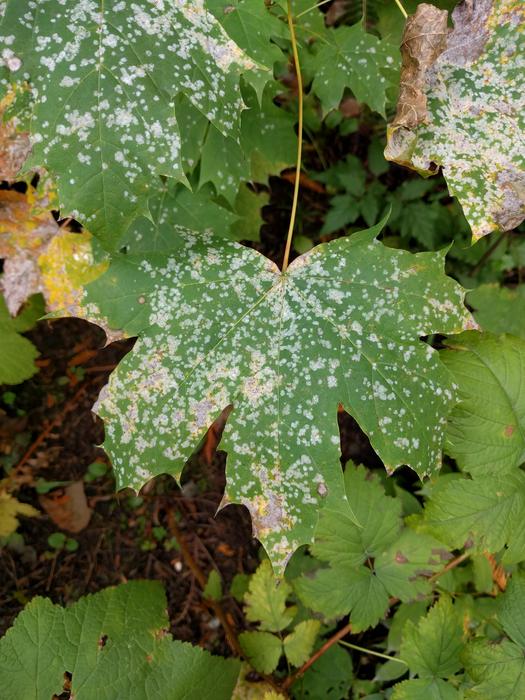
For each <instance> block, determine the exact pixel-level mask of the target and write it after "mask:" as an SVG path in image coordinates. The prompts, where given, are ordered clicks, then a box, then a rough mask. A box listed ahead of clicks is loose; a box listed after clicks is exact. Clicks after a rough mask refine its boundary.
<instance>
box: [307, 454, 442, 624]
mask: <svg viewBox="0 0 525 700" xmlns="http://www.w3.org/2000/svg"><path fill="white" fill-rule="evenodd" d="M345 484H346V494H347V497H348V501H349V508H348V509H347V512H346V513H345V512H341V511H331V510H330V509H328V508H325V509H324V510H323V512H322V513H321V516H320V521H319V525H318V527H317V530H316V533H315V541H314V544H313V547H312V552H313V554H314V555H315V556H316V557H317V558H319V559H321V560H322V561H326V562H328V563H329V564H330V568H326V569H319V570H318V571H317V572H316V574H315V576H311V577H302V578H300V579H297V580H296V582H295V588H296V591H297V593H298V595H299V597H300V598H301V600H302V601H303V602H304V603H305V604H306V605H307V606H309V607H311V608H312V609H313V610H316V611H318V612H322V613H323V614H324V615H325V616H326V617H327V618H331V617H339V616H341V615H344V614H346V613H348V612H350V619H351V622H352V626H353V629H354V630H360V629H365V628H366V627H369V626H374V625H376V624H377V622H378V621H379V620H380V619H381V617H382V616H383V615H384V614H385V612H386V610H387V608H388V604H389V598H390V597H391V596H394V597H396V598H400V599H401V600H404V601H408V600H413V599H415V598H416V597H418V596H422V595H425V594H428V593H430V591H431V584H430V583H429V581H428V579H429V577H430V576H431V575H432V574H433V573H436V572H437V571H439V569H440V568H442V567H443V562H444V560H446V558H447V557H448V552H447V551H446V550H445V549H444V548H443V547H442V546H441V545H440V543H439V542H438V541H436V540H435V539H433V538H432V537H428V536H426V535H424V534H419V533H416V532H414V531H412V530H410V529H409V528H403V523H402V519H401V501H400V499H394V498H390V497H388V496H386V495H385V493H384V490H383V488H382V487H381V485H380V484H379V483H378V482H377V481H376V480H374V479H373V478H372V477H371V476H370V475H369V474H368V473H367V472H366V470H365V469H364V468H362V467H360V468H358V469H355V468H353V467H351V466H347V470H346V472H345Z"/></svg>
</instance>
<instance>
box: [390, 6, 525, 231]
mask: <svg viewBox="0 0 525 700" xmlns="http://www.w3.org/2000/svg"><path fill="white" fill-rule="evenodd" d="M452 17H453V20H454V30H453V31H452V32H451V33H450V34H449V36H448V40H447V45H446V48H445V50H444V52H443V53H442V54H441V55H440V56H439V57H438V58H437V60H436V61H435V63H434V64H433V65H432V66H431V67H430V68H428V71H427V74H426V97H427V109H428V118H427V120H426V122H425V123H422V124H419V125H418V126H417V127H416V128H415V129H413V130H408V129H405V128H403V127H401V128H399V129H397V130H393V133H392V134H391V135H390V137H389V144H388V146H387V148H386V151H385V155H386V157H387V158H389V159H390V160H394V161H397V162H399V163H402V164H404V165H409V166H410V167H413V168H415V169H417V170H420V171H423V172H427V173H428V172H435V165H433V164H437V165H439V166H441V167H442V169H443V174H444V176H445V179H446V180H447V184H448V187H449V190H450V193H451V194H452V195H454V196H456V197H457V198H458V199H459V201H460V203H461V205H462V207H463V211H464V213H465V216H466V218H467V220H468V222H469V224H470V226H471V228H472V233H473V237H474V239H479V238H481V237H482V236H485V235H487V234H489V233H491V232H492V231H495V230H501V231H506V230H509V229H512V228H514V227H515V226H518V225H519V224H520V223H521V221H523V219H524V218H525V139H524V130H525V117H524V115H525V84H524V75H525V33H524V32H523V24H524V22H525V5H524V4H523V2H522V1H521V0H473V2H471V3H469V2H464V3H460V4H459V5H458V7H457V8H456V9H455V10H454V12H453V15H452Z"/></svg>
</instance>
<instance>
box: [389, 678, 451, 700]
mask: <svg viewBox="0 0 525 700" xmlns="http://www.w3.org/2000/svg"><path fill="white" fill-rule="evenodd" d="M392 700H462V696H461V695H460V694H459V692H458V691H457V689H456V688H455V687H454V686H453V685H450V683H447V682H446V681H444V680H443V679H441V678H436V679H423V678H416V679H414V680H410V681H403V682H402V683H397V684H396V685H395V686H394V692H393V694H392Z"/></svg>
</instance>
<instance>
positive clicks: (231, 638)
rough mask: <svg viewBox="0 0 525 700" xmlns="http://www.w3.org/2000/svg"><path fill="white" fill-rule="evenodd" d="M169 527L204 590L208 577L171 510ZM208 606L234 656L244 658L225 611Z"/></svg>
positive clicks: (207, 602)
mask: <svg viewBox="0 0 525 700" xmlns="http://www.w3.org/2000/svg"><path fill="white" fill-rule="evenodd" d="M168 525H169V529H170V530H171V532H172V534H173V536H174V537H175V539H176V540H177V542H178V543H179V547H180V551H181V553H182V556H183V557H184V561H185V563H186V565H187V567H188V568H189V569H190V570H191V572H192V574H193V575H194V577H195V578H196V579H197V581H198V582H199V585H200V587H201V588H202V589H203V590H204V588H205V586H206V583H207V579H206V575H205V574H204V572H203V571H202V569H201V568H200V566H199V565H198V564H197V562H196V561H195V559H194V558H193V555H192V553H191V552H190V550H189V547H188V545H187V544H186V540H185V538H184V535H183V534H182V532H181V529H180V528H179V526H178V525H177V522H176V520H175V515H174V514H173V512H172V511H171V510H170V511H168ZM206 605H208V606H209V607H210V608H212V610H213V612H214V613H215V615H216V616H217V619H218V620H219V621H220V623H221V625H222V626H223V628H224V632H225V633H226V639H227V641H228V644H229V645H230V648H231V650H232V651H233V652H234V654H237V656H244V654H243V651H242V649H241V645H240V644H239V640H238V639H237V635H236V634H235V631H234V629H233V627H232V626H231V625H230V623H229V622H228V620H227V619H226V615H225V614H224V611H223V609H222V608H221V606H220V605H219V603H217V602H216V601H214V600H209V599H206Z"/></svg>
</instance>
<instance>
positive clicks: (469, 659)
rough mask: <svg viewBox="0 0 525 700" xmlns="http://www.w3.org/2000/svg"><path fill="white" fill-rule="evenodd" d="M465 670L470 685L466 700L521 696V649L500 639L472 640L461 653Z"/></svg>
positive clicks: (524, 678) (524, 675)
mask: <svg viewBox="0 0 525 700" xmlns="http://www.w3.org/2000/svg"><path fill="white" fill-rule="evenodd" d="M462 658H463V662H464V664H465V670H466V671H467V673H468V675H469V676H470V678H471V679H472V681H473V682H474V686H473V687H472V688H469V690H467V691H466V693H465V698H466V699H467V700H488V698H490V700H516V699H517V698H522V697H525V662H524V660H523V649H522V648H521V647H519V646H518V645H517V644H513V643H512V642H511V641H509V640H508V639H504V640H503V641H502V642H500V643H499V644H487V643H486V642H485V641H483V640H476V641H474V642H472V643H471V644H469V645H468V647H467V648H466V650H465V652H464V653H463V656H462Z"/></svg>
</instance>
